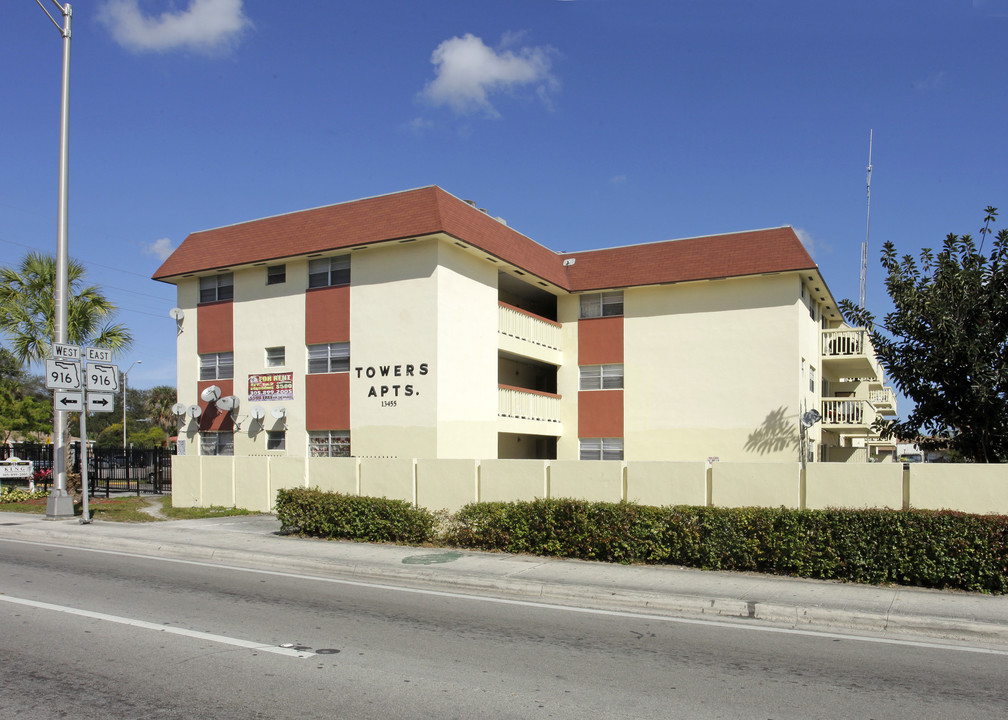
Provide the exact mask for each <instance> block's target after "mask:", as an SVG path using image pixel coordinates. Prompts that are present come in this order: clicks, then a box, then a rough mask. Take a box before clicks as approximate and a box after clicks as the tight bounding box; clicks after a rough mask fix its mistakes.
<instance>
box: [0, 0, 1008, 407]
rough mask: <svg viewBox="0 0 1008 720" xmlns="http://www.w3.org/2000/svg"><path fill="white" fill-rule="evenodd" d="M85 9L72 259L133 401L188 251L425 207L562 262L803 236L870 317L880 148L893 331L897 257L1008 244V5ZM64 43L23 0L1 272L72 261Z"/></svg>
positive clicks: (161, 361) (646, 3)
mask: <svg viewBox="0 0 1008 720" xmlns="http://www.w3.org/2000/svg"><path fill="white" fill-rule="evenodd" d="M42 1H43V3H44V4H45V6H46V8H47V9H49V10H50V12H52V13H54V14H58V12H59V11H58V9H57V8H56V7H55V6H54V4H53V3H52V0H42ZM72 5H73V39H72V60H71V65H72V72H71V100H70V107H71V110H70V123H71V130H70V137H71V139H70V148H71V160H70V188H71V189H70V253H71V254H72V255H73V256H75V257H77V258H79V259H81V260H82V261H83V262H84V263H85V264H86V265H87V267H88V268H89V278H90V279H91V280H92V281H94V282H98V283H100V284H101V285H103V286H104V288H105V290H106V292H107V294H108V295H109V296H110V297H111V298H112V299H113V300H114V301H115V302H116V303H117V304H118V306H119V307H120V314H119V319H120V320H121V321H122V322H125V323H126V324H127V325H129V326H130V328H131V329H132V330H133V332H134V334H135V336H136V346H135V348H134V349H133V350H132V351H131V352H129V353H128V354H127V355H126V356H125V357H122V358H120V359H119V364H120V366H128V365H129V364H131V363H132V362H134V361H142V364H141V365H138V366H136V367H135V368H134V370H133V372H132V373H131V374H130V385H131V386H134V387H152V386H154V385H158V384H169V385H174V384H175V326H174V321H173V320H171V319H170V318H169V317H168V310H169V309H170V308H171V307H172V306H173V305H174V304H175V301H174V288H173V286H170V285H165V284H162V283H157V282H154V281H152V280H150V275H151V274H152V273H153V272H154V270H155V269H156V268H157V267H158V265H159V264H160V262H161V259H162V258H163V257H164V256H165V255H164V254H165V253H166V252H170V250H171V249H172V248H174V247H177V246H178V244H179V243H180V242H181V241H182V240H183V239H184V238H185V237H186V235H188V234H189V233H190V232H194V231H196V230H202V229H207V228H212V227H218V226H221V225H227V224H230V223H234V222H240V221H244V220H250V219H254V218H258V217H264V216H268V215H274V214H278V213H284V212H289V211H294V210H299V209H304V208H308V207H317V206H320V205H328V204H331V203H336V202H343V201H347V200H353V199H357V198H361V197H367V196H371V195H378V194H383V193H388V192H394V191H398V190H404V189H408V188H413V187H419V186H424V185H430V184H436V185H440V186H441V187H443V188H445V189H446V190H447V191H449V192H451V193H453V194H455V195H457V196H459V197H462V198H466V199H472V200H475V201H476V202H477V203H478V204H479V206H480V207H484V208H486V209H487V210H488V211H489V212H490V213H491V214H493V215H495V216H501V217H503V218H505V219H506V220H507V222H508V223H509V224H510V225H511V226H512V227H514V228H515V229H517V230H518V231H520V232H522V233H524V234H526V235H528V236H529V237H531V238H533V239H534V240H537V241H538V242H540V243H542V244H543V245H546V246H547V247H549V248H551V249H554V250H559V251H574V250H583V249H589V248H596V247H609V246H614V245H626V244H632V243H640V242H653V241H658V240H666V239H671V238H679V237H689V236H694V235H706V234H715V233H723V232H732V231H738V230H748V229H755V228H764V227H773V226H778V225H792V226H794V227H795V228H796V229H797V230H798V232H799V235H800V236H801V237H802V238H803V240H804V241H805V242H806V244H807V246H808V247H809V249H810V251H811V252H812V255H813V257H814V258H815V260H816V261H817V262H818V264H819V265H820V267H821V269H822V271H823V273H824V275H825V277H826V280H827V282H828V284H829V286H830V288H831V290H832V291H833V294H834V296H835V297H837V298H838V299H840V298H844V297H847V298H852V299H855V300H856V298H857V295H858V272H859V253H860V246H861V243H862V241H863V240H864V238H865V218H866V202H865V201H866V197H865V176H866V172H865V170H866V165H867V163H868V134H869V130H872V131H873V132H874V147H873V156H872V164H873V174H872V204H871V238H870V249H869V275H868V305H869V307H870V308H872V309H876V310H878V311H880V312H882V311H884V310H885V309H886V294H885V290H884V287H883V284H882V277H881V274H880V272H881V271H880V269H879V266H878V251H879V248H880V247H881V245H882V243H883V242H884V241H886V240H892V241H893V242H894V243H895V244H896V246H897V248H898V249H899V250H900V251H901V252H910V253H914V254H916V252H917V251H918V250H919V249H920V248H921V247H923V246H937V245H938V244H940V242H941V241H942V239H943V238H944V237H945V235H946V234H947V233H949V232H956V233H966V232H972V233H974V234H975V233H976V231H977V230H978V229H979V227H980V224H981V221H982V218H983V213H982V210H983V208H984V207H985V206H987V205H994V206H1001V207H1002V210H1003V213H1004V219H1003V221H1002V223H1000V224H999V225H998V227H1003V226H1004V223H1005V222H1008V172H1006V168H1008V162H1006V161H1008V142H1006V138H1005V136H1006V132H1005V127H1006V118H1008V112H1006V109H1008V108H1006V105H1008V97H1006V89H1005V88H1006V85H1005V76H1006V72H1008V45H1006V43H1005V42H1004V39H1005V37H1008V0H974V1H973V2H970V1H968V0H965V1H954V0H946V1H943V2H927V1H924V2H921V1H915V2H886V1H885V0H874V1H864V2H861V1H857V0H855V1H853V2H845V3H826V2H808V1H807V0H806V1H804V2H799V1H797V0H796V1H784V0H780V1H774V0H767V1H765V2H752V1H745V2H743V1H741V0H740V1H736V2H727V1H719V0H703V1H692V0H683V1H673V0H566V1H564V0H395V1H393V0H370V1H369V2H366V3H350V2H333V1H332V0H329V2H316V1H315V0H301V1H299V2H296V3H279V2H275V0H247V1H245V2H242V1H241V0H175V1H174V2H170V1H168V0H93V1H92V0H81V1H80V2H76V3H72ZM57 19H60V18H59V16H58V15H57ZM61 48H62V44H61V40H60V35H59V32H58V31H57V29H56V28H55V27H54V26H53V24H52V23H51V22H50V21H49V19H48V18H46V16H45V14H44V13H43V12H42V10H41V9H40V8H39V7H38V5H37V4H36V3H35V2H34V1H33V0H10V1H9V2H7V3H5V6H4V11H3V22H2V23H0V103H2V112H0V264H4V265H12V264H15V263H17V262H18V261H19V260H20V258H21V257H22V256H23V255H24V253H25V252H27V251H28V250H29V249H40V250H43V251H46V252H50V253H54V252H55V248H56V226H57V221H56V200H57V179H58V177H57V170H58V140H59V90H60V71H61V53H62V50H61Z"/></svg>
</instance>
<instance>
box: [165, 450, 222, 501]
mask: <svg viewBox="0 0 1008 720" xmlns="http://www.w3.org/2000/svg"><path fill="white" fill-rule="evenodd" d="M233 460H234V458H232V457H201V458H200V459H199V461H200V463H199V465H200V476H201V478H202V483H201V485H202V488H203V503H202V504H203V506H204V507H210V506H213V505H219V506H221V507H234V506H235V487H234V482H235V477H234V467H235V466H234V462H233ZM173 482H174V480H173Z"/></svg>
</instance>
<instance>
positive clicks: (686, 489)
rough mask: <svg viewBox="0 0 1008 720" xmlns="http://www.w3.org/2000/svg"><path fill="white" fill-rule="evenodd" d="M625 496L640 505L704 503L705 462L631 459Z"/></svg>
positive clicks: (627, 468) (627, 470)
mask: <svg viewBox="0 0 1008 720" xmlns="http://www.w3.org/2000/svg"><path fill="white" fill-rule="evenodd" d="M626 475H627V481H626V499H627V501H628V502H635V503H639V504H641V505H657V506H662V505H706V504H707V464H706V463H702V462H648V461H631V462H628V463H627V464H626Z"/></svg>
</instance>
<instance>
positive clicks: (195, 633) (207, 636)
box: [0, 594, 315, 658]
mask: <svg viewBox="0 0 1008 720" xmlns="http://www.w3.org/2000/svg"><path fill="white" fill-rule="evenodd" d="M0 600H2V601H3V602H7V603H13V604H15V605H27V606H28V607H33V608H38V609H40V610H52V611H53V612H61V613H67V614H68V615H78V616H80V617H86V618H91V619H92V620H103V621H105V622H112V623H118V624H119V625H130V626H132V627H137V628H143V629H144V630H156V631H158V632H165V633H171V634H172V635H182V636H184V637H189V638H195V639H197V640H209V641H210V642H216V643H224V644H225V645H234V646H236V647H241V648H247V649H249V650H260V651H262V652H268V653H274V654H276V655H286V656H288V657H296V658H309V657H312V656H313V655H314V654H315V653H313V652H308V651H304V650H296V649H294V648H293V647H278V646H276V645H264V644H263V643H258V642H253V641H252V640H242V639H241V638H233V637H226V636H224V635H214V634H212V633H205V632H200V631H199V630H187V629H186V628H179V627H172V626H170V625H158V624H157V623H152V622H147V621H146V620H137V619H136V618H127V617H120V616H118V615H108V614H106V613H100V612H92V611H91V610H81V609H80V608H73V607H67V606H66V605H53V604H52V603H46V602H39V601H38V600H26V599H24V598H16V597H11V596H10V595H3V594H0Z"/></svg>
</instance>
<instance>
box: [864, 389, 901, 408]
mask: <svg viewBox="0 0 1008 720" xmlns="http://www.w3.org/2000/svg"><path fill="white" fill-rule="evenodd" d="M868 401H869V402H870V403H871V404H872V405H874V406H875V407H876V408H878V409H879V410H882V409H883V408H885V409H886V410H890V409H891V410H893V411H895V410H896V393H894V392H893V389H892V388H891V387H884V388H882V389H881V390H869V391H868Z"/></svg>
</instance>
